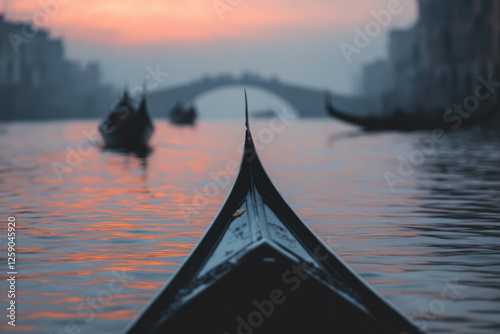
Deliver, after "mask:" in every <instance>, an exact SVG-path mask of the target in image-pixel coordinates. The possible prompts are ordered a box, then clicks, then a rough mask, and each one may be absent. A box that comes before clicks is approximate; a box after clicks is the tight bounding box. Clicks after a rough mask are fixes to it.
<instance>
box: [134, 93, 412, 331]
mask: <svg viewBox="0 0 500 334" xmlns="http://www.w3.org/2000/svg"><path fill="white" fill-rule="evenodd" d="M245 103H246V94H245ZM126 333H128V334H139V333H141V334H153V333H155V334H156V333H190V334H192V333H217V334H233V333H238V334H240V333H245V334H250V333H256V334H257V333H273V334H280V333H292V334H293V333H341V334H342V333H346V334H347V333H349V334H354V333H355V334H360V333H370V334H373V333H381V334H382V333H383V334H413V333H420V332H419V331H418V329H417V328H416V327H415V326H414V325H412V324H411V323H410V322H409V321H408V320H407V319H406V318H405V317H404V316H403V315H401V314H400V313H398V312H397V311H396V310H395V309H394V308H393V307H391V306H389V305H388V304H387V303H386V302H385V301H384V300H383V299H382V298H381V297H380V296H379V295H377V294H376V293H375V292H374V291H372V290H371V289H370V288H369V287H368V286H367V285H366V284H365V283H363V282H362V280H361V279H360V278H359V277H358V276H357V275H356V274H354V273H353V272H351V271H350V270H349V269H348V267H347V266H346V265H345V264H344V263H343V262H342V261H341V260H340V259H339V258H338V257H337V256H335V255H334V254H333V253H332V252H331V251H330V249H329V248H328V247H327V246H325V245H324V244H323V243H322V242H321V241H320V240H319V239H318V238H317V237H316V236H315V235H314V234H313V232H311V230H309V228H308V227H307V226H306V225H305V224H304V223H303V222H302V221H301V220H300V218H299V217H298V216H297V215H296V214H295V213H294V212H293V210H292V209H291V208H290V207H289V206H288V204H287V203H286V202H285V200H284V199H283V197H282V196H281V195H280V194H279V192H278V191H277V190H276V188H275V187H274V185H273V184H272V182H271V180H270V179H269V177H268V175H267V174H266V172H265V170H264V168H263V167H262V164H261V162H260V159H259V157H258V155H257V152H256V149H255V145H254V143H253V140H252V135H251V133H250V128H249V124H248V107H247V108H246V135H245V146H244V154H243V159H242V162H241V167H240V171H239V174H238V176H237V178H236V181H235V184H234V186H233V189H232V190H231V192H230V194H229V196H228V198H227V199H226V202H225V203H224V205H223V206H222V208H221V210H220V212H219V213H218V215H217V217H216V218H215V220H214V222H213V223H212V225H211V226H210V228H209V229H208V231H207V232H206V233H205V235H204V236H203V238H202V239H201V241H200V242H199V244H198V246H197V247H196V248H195V249H194V251H193V252H192V253H191V254H190V256H189V257H188V258H187V260H186V261H185V263H184V264H183V265H182V266H181V268H180V269H179V270H178V271H177V272H176V273H175V274H174V276H173V277H172V278H171V280H170V281H169V282H168V284H166V285H165V287H164V288H163V289H162V290H161V291H160V292H159V294H158V295H157V296H156V297H155V299H154V300H153V302H152V303H151V304H150V305H149V306H148V307H147V308H146V309H145V310H144V311H143V312H142V314H140V315H139V317H138V318H137V320H136V321H135V322H133V323H132V324H131V325H130V326H129V327H128V328H127V329H126Z"/></svg>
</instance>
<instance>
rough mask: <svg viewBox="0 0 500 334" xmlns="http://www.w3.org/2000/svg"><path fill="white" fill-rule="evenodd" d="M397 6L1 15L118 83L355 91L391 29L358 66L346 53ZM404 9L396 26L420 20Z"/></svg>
mask: <svg viewBox="0 0 500 334" xmlns="http://www.w3.org/2000/svg"><path fill="white" fill-rule="evenodd" d="M390 1H397V0H352V1H341V0H273V1H266V0H252V1H250V0H215V1H214V0H148V1H144V0H85V1H84V0H40V1H39V0H13V1H9V0H0V4H1V7H0V10H1V11H3V12H5V13H6V15H7V17H8V18H10V19H14V20H22V19H25V20H30V21H34V22H35V23H36V22H37V19H38V20H43V18H45V21H43V22H42V26H44V27H45V28H48V29H49V30H51V31H52V32H53V35H55V36H60V37H63V38H64V40H65V45H66V52H67V54H68V57H69V58H71V59H75V60H81V61H87V60H98V61H99V62H100V63H101V65H102V68H103V72H104V77H105V79H106V80H107V81H109V82H112V83H114V84H119V85H121V84H123V83H124V82H127V83H129V84H131V83H132V84H133V83H136V82H138V83H140V82H142V81H143V80H144V79H143V78H144V76H145V75H146V74H147V72H146V70H145V69H146V68H147V67H148V66H150V67H152V68H155V67H156V66H160V68H161V69H162V70H163V71H166V72H169V77H168V79H167V80H165V82H162V83H161V85H162V86H171V85H175V84H179V83H183V82H186V81H189V80H193V79H196V78H199V77H200V76H202V75H203V74H217V73H221V72H231V73H241V72H242V71H245V70H248V71H251V72H257V73H260V74H262V75H263V76H277V77H279V78H280V79H281V80H283V81H287V82H292V83H296V84H302V85H306V86H312V87H318V88H322V89H324V88H328V89H330V90H332V91H335V92H340V93H351V92H353V91H354V87H355V80H353V78H354V77H355V76H356V75H357V74H359V71H360V66H361V65H362V64H363V63H365V62H367V61H370V60H373V59H375V58H377V57H381V56H384V55H385V49H386V43H387V30H388V29H387V28H384V30H383V31H382V32H381V33H380V34H378V35H376V36H375V37H373V38H372V40H371V42H370V44H369V45H368V46H367V47H366V48H364V49H362V50H361V52H360V53H359V54H357V55H354V56H353V58H352V62H351V63H348V62H347V61H346V59H345V57H344V55H343V54H342V52H341V49H340V47H339V45H340V43H342V42H347V43H350V44H353V38H354V35H355V32H354V28H356V27H359V28H361V29H363V28H364V27H365V25H366V23H367V22H369V21H371V20H373V17H372V16H371V14H370V12H371V11H373V10H375V11H380V10H385V9H387V8H388V3H389V2H390ZM400 1H401V6H402V7H403V11H402V12H401V13H400V14H397V15H394V16H393V17H392V19H391V20H390V24H389V28H393V27H405V26H408V25H410V24H411V23H412V22H413V21H414V20H415V16H416V8H415V7H416V0H400ZM42 4H45V5H42ZM54 4H56V5H54ZM231 4H233V5H231ZM217 5H218V6H217Z"/></svg>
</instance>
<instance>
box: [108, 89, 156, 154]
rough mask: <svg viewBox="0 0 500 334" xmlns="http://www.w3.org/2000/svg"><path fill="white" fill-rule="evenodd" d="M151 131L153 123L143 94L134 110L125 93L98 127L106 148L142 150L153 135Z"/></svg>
mask: <svg viewBox="0 0 500 334" xmlns="http://www.w3.org/2000/svg"><path fill="white" fill-rule="evenodd" d="M153 129H154V127H153V122H152V121H151V118H150V117H149V114H148V111H147V108H146V96H145V94H144V95H143V96H142V99H141V102H140V105H139V108H138V109H137V110H135V109H134V106H133V105H132V102H131V101H130V97H129V95H128V93H127V92H126V91H125V92H124V93H123V96H122V98H121V100H120V102H119V103H118V104H117V106H116V107H115V109H114V110H113V111H112V112H111V113H110V114H109V115H108V116H107V117H106V118H105V119H104V120H103V121H102V122H101V124H100V125H99V132H100V133H101V135H102V138H103V139H104V143H105V145H106V148H123V149H136V148H144V147H146V146H147V143H148V141H149V139H150V138H151V135H152V134H153Z"/></svg>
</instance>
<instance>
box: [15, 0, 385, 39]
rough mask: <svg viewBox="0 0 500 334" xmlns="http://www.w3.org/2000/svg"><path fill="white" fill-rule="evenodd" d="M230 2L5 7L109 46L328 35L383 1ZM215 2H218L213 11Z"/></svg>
mask: <svg viewBox="0 0 500 334" xmlns="http://www.w3.org/2000/svg"><path fill="white" fill-rule="evenodd" d="M58 1H60V2H62V3H67V4H60V3H59V2H58ZM41 3H44V4H45V5H41ZM230 3H233V4H234V3H238V2H237V1H236V0H232V1H229V0H192V1H183V0H151V1H142V0H128V1H127V0H108V1H106V0H86V1H79V0H41V1H40V2H39V1H38V0H16V1H15V2H12V3H11V5H10V11H11V12H14V13H16V14H17V15H16V16H17V17H25V18H30V17H33V15H34V14H35V13H37V12H46V13H48V14H47V17H48V20H47V21H48V24H47V26H48V28H53V29H55V30H56V31H59V32H62V33H63V34H64V35H65V36H68V37H76V38H79V39H84V40H90V41H95V42H101V43H107V44H114V45H138V44H152V43H170V42H196V41H210V40H217V39H228V38H231V39H234V38H238V39H245V38H252V39H253V38H260V37H264V36H272V35H273V34H277V33H281V32H292V33H293V32H294V31H300V29H304V28H307V29H331V31H332V34H333V33H334V32H335V29H338V28H340V27H345V26H349V24H351V25H352V24H353V22H362V21H363V20H368V19H370V16H369V13H370V11H371V10H380V9H383V8H384V7H385V6H386V1H351V2H345V1H340V0H331V1H326V0H309V1H306V0H295V1H289V0H275V1H266V0H252V1H250V0H241V1H240V2H239V4H238V5H234V6H231V5H230ZM216 4H219V5H221V4H222V5H221V6H223V7H218V8H219V10H217V9H216V8H215V5H216ZM224 4H226V5H224ZM49 14H50V15H49ZM221 18H223V19H221Z"/></svg>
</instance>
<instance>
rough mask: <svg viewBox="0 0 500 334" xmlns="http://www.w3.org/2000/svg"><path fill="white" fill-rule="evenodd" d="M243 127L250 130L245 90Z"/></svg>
mask: <svg viewBox="0 0 500 334" xmlns="http://www.w3.org/2000/svg"><path fill="white" fill-rule="evenodd" d="M245 126H246V127H247V129H249V128H250V125H249V123H248V100H247V90H246V89H245Z"/></svg>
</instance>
